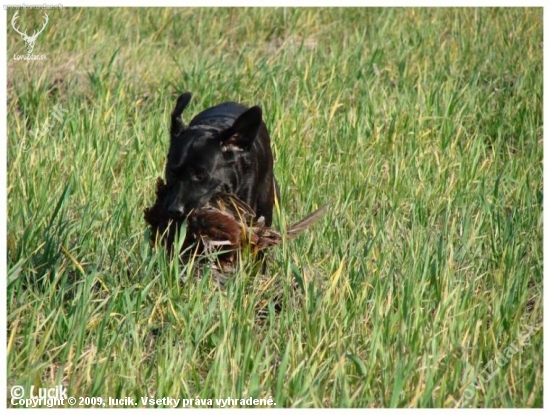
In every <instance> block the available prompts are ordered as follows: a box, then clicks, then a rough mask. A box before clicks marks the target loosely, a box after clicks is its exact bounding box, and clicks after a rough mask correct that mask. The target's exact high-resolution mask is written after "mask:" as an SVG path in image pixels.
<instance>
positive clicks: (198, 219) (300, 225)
mask: <svg viewBox="0 0 550 415" xmlns="http://www.w3.org/2000/svg"><path fill="white" fill-rule="evenodd" d="M166 191H167V190H166V186H165V184H164V182H163V180H162V179H158V180H157V191H156V195H157V201H156V203H155V204H154V205H153V206H152V207H150V208H148V209H146V210H145V220H146V222H147V223H148V224H149V225H150V228H151V233H150V238H151V242H152V243H154V244H156V243H157V242H158V241H159V239H160V240H161V241H162V244H163V245H164V246H165V247H166V248H167V249H168V250H169V252H171V253H172V251H173V245H174V241H175V235H176V232H177V229H179V227H180V226H181V225H182V223H183V220H175V219H173V218H172V217H171V216H170V215H169V214H168V213H167V212H166V211H165V210H164V208H163V198H164V196H165V193H166ZM326 206H327V205H326V204H325V205H323V206H322V207H321V208H319V209H317V210H316V211H314V212H313V213H311V214H310V215H308V216H307V217H305V218H304V219H302V220H301V221H299V222H296V223H295V224H293V225H291V226H290V227H289V228H288V230H287V231H286V233H285V235H286V237H287V238H289V239H293V238H295V237H297V236H299V235H300V234H302V233H303V232H304V231H305V230H306V229H307V228H309V227H310V226H311V225H313V224H314V223H315V222H317V221H318V220H319V219H320V218H321V217H322V216H323V215H324V214H325V210H326ZM283 239H284V238H283V234H281V233H280V232H279V231H277V230H275V229H273V228H272V227H269V226H266V224H265V219H264V217H260V218H256V217H255V212H254V210H253V209H252V208H251V207H250V206H249V205H248V204H246V203H245V202H243V201H242V200H241V199H239V198H238V197H237V196H235V195H233V194H229V193H218V194H216V195H215V196H214V197H213V198H212V199H211V200H210V202H208V203H207V204H206V205H205V206H203V207H201V208H199V209H194V210H192V211H191V212H190V213H189V215H188V216H187V231H186V235H185V239H184V241H183V244H182V247H181V252H182V253H184V252H186V253H187V254H189V253H191V251H193V253H203V254H216V256H217V260H218V264H219V271H221V272H227V271H233V270H235V266H236V264H237V261H238V258H239V253H240V252H243V251H246V252H249V253H251V254H252V255H258V254H259V255H260V256H261V252H262V251H264V250H265V249H267V248H270V247H272V246H275V245H278V244H280V243H281V242H282V241H283ZM193 245H195V249H193V250H191V249H190V247H192V246H193Z"/></svg>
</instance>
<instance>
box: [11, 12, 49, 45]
mask: <svg viewBox="0 0 550 415" xmlns="http://www.w3.org/2000/svg"><path fill="white" fill-rule="evenodd" d="M18 13H19V10H17V11H16V12H15V14H14V15H13V18H12V19H11V25H12V26H13V28H14V29H15V31H16V32H17V33H19V34H20V35H21V36H22V37H23V40H24V41H25V45H26V46H25V47H26V48H27V53H28V54H29V55H30V54H31V53H32V51H33V49H34V42H36V38H37V37H38V35H39V34H40V33H42V32H43V31H44V29H45V28H46V25H47V24H48V20H49V18H48V15H47V14H46V13H44V17H45V22H44V26H42V29H40V30H39V31H38V32H37V31H36V30H35V31H34V33H33V34H32V36H28V35H27V32H25V33H23V32H21V31H20V30H19V27H15V20H16V19H17V14H18Z"/></svg>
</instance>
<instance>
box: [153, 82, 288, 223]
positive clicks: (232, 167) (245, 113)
mask: <svg viewBox="0 0 550 415" xmlns="http://www.w3.org/2000/svg"><path fill="white" fill-rule="evenodd" d="M190 99H191V93H189V92H186V93H184V94H182V95H180V97H179V98H178V100H177V103H176V107H175V108H174V111H173V112H172V120H171V127H170V149H169V151H168V156H167V160H166V170H165V174H166V191H165V193H166V197H165V199H164V201H163V207H164V209H165V210H166V212H167V213H168V215H170V217H172V218H174V219H180V220H181V219H184V218H185V217H186V216H187V215H188V214H189V213H190V212H191V211H192V210H193V209H196V208H200V207H202V206H203V205H205V204H206V203H208V202H209V201H210V199H211V198H212V197H213V196H214V195H215V194H218V193H220V192H223V193H231V194H234V195H236V196H237V197H238V198H239V199H241V200H242V201H244V202H245V203H247V204H248V205H249V206H250V207H252V209H253V210H254V212H255V213H256V217H257V218H259V217H261V216H263V217H264V218H265V224H266V226H271V222H272V218H273V205H274V202H275V200H274V199H275V192H277V193H278V187H277V184H276V182H275V177H274V175H273V155H272V152H271V146H270V138H269V134H268V132H267V129H266V126H265V124H264V122H263V121H262V110H261V108H260V107H258V106H254V107H251V108H247V107H245V106H244V105H241V104H238V103H235V102H226V103H223V104H220V105H217V106H214V107H211V108H209V109H207V110H205V111H203V112H201V113H200V114H198V115H197V116H195V117H194V118H193V119H192V120H191V122H190V123H189V126H186V125H185V124H184V123H183V121H182V119H181V114H182V112H183V110H184V109H185V107H187V105H188V104H189V101H190ZM276 189H277V190H276Z"/></svg>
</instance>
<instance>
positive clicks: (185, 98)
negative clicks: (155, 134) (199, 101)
mask: <svg viewBox="0 0 550 415" xmlns="http://www.w3.org/2000/svg"><path fill="white" fill-rule="evenodd" d="M191 96H192V95H191V92H185V93H183V94H181V95H180V96H179V98H178V100H177V102H176V107H175V108H174V111H172V124H171V127H170V135H171V136H172V137H177V136H178V135H180V133H181V132H182V131H183V129H184V128H185V125H184V124H183V121H182V120H181V113H182V112H183V110H184V109H185V107H187V104H189V101H191Z"/></svg>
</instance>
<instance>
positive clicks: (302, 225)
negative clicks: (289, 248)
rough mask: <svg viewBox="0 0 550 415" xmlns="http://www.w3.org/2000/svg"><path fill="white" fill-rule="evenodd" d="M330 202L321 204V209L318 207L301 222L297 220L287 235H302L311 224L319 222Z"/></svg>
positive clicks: (293, 236)
mask: <svg viewBox="0 0 550 415" xmlns="http://www.w3.org/2000/svg"><path fill="white" fill-rule="evenodd" d="M327 206H328V203H325V204H324V205H323V206H321V207H320V208H319V209H317V210H316V211H315V212H313V213H310V214H309V215H307V216H306V217H305V218H304V219H302V220H301V221H299V222H296V223H295V224H293V225H292V226H291V227H290V228H289V229H288V231H287V233H286V234H287V236H288V237H289V238H291V239H292V238H296V237H297V236H298V235H300V234H301V233H302V232H304V231H305V230H306V229H307V228H309V227H310V226H311V225H313V224H314V223H315V222H317V221H318V220H319V219H321V218H322V217H323V215H324V214H325V212H326V209H327Z"/></svg>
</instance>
